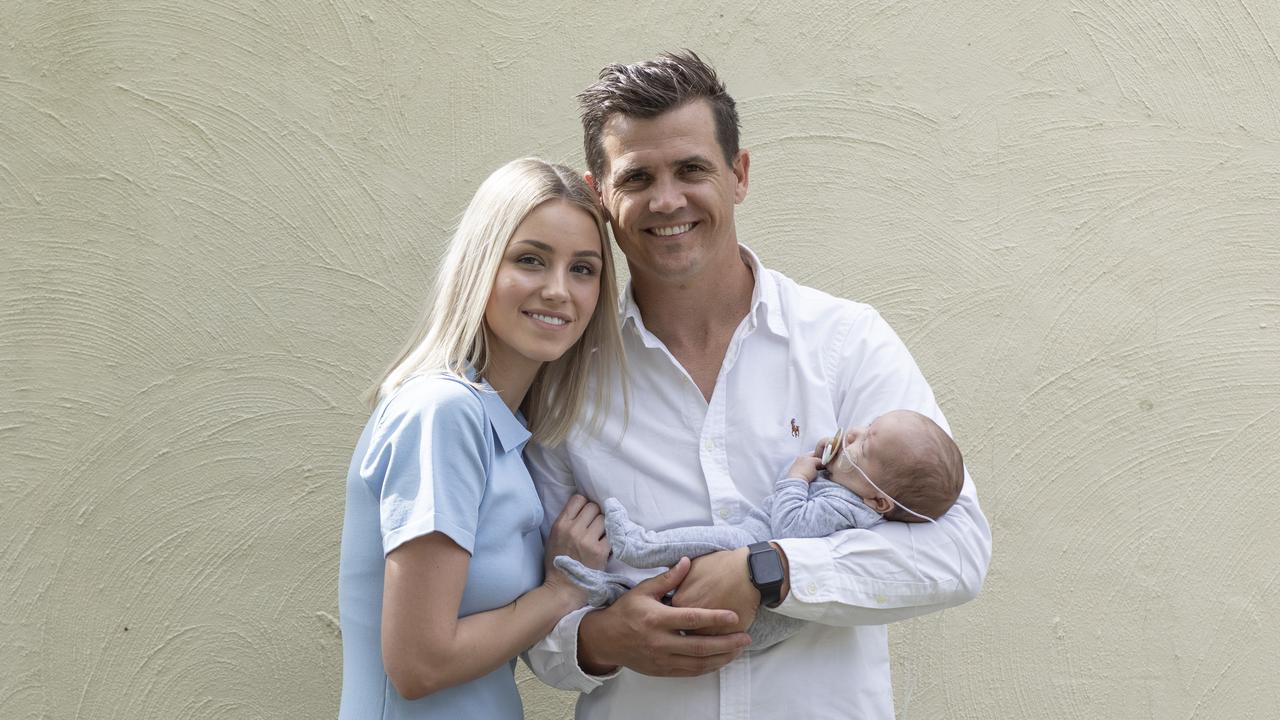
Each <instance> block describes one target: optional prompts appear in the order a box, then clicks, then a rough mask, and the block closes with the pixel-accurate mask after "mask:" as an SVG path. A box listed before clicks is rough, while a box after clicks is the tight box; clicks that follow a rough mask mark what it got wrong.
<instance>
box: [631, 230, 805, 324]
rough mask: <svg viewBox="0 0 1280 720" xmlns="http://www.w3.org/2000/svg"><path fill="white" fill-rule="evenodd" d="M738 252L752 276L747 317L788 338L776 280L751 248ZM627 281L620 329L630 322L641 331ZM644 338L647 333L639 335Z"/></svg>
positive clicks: (637, 310) (633, 297)
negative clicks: (761, 319)
mask: <svg viewBox="0 0 1280 720" xmlns="http://www.w3.org/2000/svg"><path fill="white" fill-rule="evenodd" d="M738 253H739V254H740V255H741V256H742V260H743V262H745V263H746V264H747V267H749V268H751V274H752V276H754V277H755V287H753V288H752V289H751V309H750V310H748V311H747V315H748V316H749V317H750V318H751V323H752V325H753V326H754V325H755V323H757V322H758V320H759V318H761V317H763V318H764V322H765V327H767V328H769V331H770V332H772V333H773V334H775V335H778V336H779V337H789V336H790V333H788V332H787V324H786V323H785V322H783V320H782V303H781V302H780V299H779V298H780V294H779V291H778V279H777V278H776V277H775V276H774V275H773V274H772V273H770V272H768V271H766V270H765V269H764V267H763V266H762V265H761V264H760V258H759V257H757V256H756V254H755V253H754V252H751V248H748V247H747V246H746V245H742V244H739V245H738ZM631 282H632V281H631V280H628V281H627V287H626V288H625V289H624V290H623V291H622V326H623V327H624V328H625V327H626V326H627V324H628V323H632V324H634V325H635V326H636V328H637V329H643V328H644V318H643V317H642V316H641V314H640V306H639V305H637V304H636V296H635V292H634V290H633V289H632V286H631ZM641 334H642V336H647V335H648V334H649V333H648V332H644V333H641Z"/></svg>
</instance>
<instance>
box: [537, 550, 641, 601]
mask: <svg viewBox="0 0 1280 720" xmlns="http://www.w3.org/2000/svg"><path fill="white" fill-rule="evenodd" d="M553 562H554V564H555V566H556V567H558V568H560V571H561V572H563V573H564V574H565V575H568V576H569V579H570V580H572V581H573V584H574V585H577V586H578V587H580V588H582V589H583V590H586V591H587V604H588V605H591V606H592V607H605V606H606V605H612V604H613V601H614V600H617V599H618V598H620V597H622V594H623V593H625V592H626V591H628V590H630V589H631V587H632V584H631V581H630V580H629V579H627V577H626V576H625V575H618V574H615V573H607V572H605V571H603V570H592V569H591V568H589V567H587V566H586V565H583V564H582V563H580V562H578V561H577V560H574V559H573V558H571V557H569V556H568V555H557V556H556V559H555V560H554V561H553Z"/></svg>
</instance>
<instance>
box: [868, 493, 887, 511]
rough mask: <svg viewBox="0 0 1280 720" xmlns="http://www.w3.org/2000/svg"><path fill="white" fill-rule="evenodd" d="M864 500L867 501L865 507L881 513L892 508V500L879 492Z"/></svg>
mask: <svg viewBox="0 0 1280 720" xmlns="http://www.w3.org/2000/svg"><path fill="white" fill-rule="evenodd" d="M865 502H866V503H867V507H869V508H871V509H872V510H875V511H876V512H878V513H880V514H881V515H883V514H885V513H887V512H889V511H890V510H892V509H893V501H892V500H890V499H889V498H887V497H885V496H883V495H881V494H880V493H876V494H875V495H874V496H872V497H870V498H867V499H866V501H865Z"/></svg>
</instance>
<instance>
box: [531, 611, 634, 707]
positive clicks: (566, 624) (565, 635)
mask: <svg viewBox="0 0 1280 720" xmlns="http://www.w3.org/2000/svg"><path fill="white" fill-rule="evenodd" d="M596 609H597V608H593V607H590V606H588V607H581V608H578V609H577V610H574V611H573V612H571V613H569V614H568V615H565V616H564V617H563V618H560V622H558V623H556V626H555V629H553V630H552V631H551V633H550V634H549V635H547V636H546V637H545V638H543V639H542V641H541V642H539V643H538V644H536V645H534V646H533V647H532V648H530V649H529V653H528V662H529V667H530V668H532V669H533V672H534V674H535V675H537V676H538V678H539V679H541V680H542V681H543V682H545V683H546V684H548V685H550V686H552V687H555V688H559V689H561V690H576V691H577V692H580V693H589V692H591V691H592V690H595V689H596V688H598V687H600V686H601V685H603V684H604V683H605V681H607V680H612V679H613V678H615V677H617V676H618V673H619V672H621V671H622V669H621V668H618V669H617V670H614V671H613V672H611V673H609V674H608V675H589V674H587V672H586V671H584V670H583V669H582V667H581V666H579V665H578V627H579V626H580V625H581V624H582V618H583V617H585V616H586V614H587V613H589V612H593V611H595V610H596Z"/></svg>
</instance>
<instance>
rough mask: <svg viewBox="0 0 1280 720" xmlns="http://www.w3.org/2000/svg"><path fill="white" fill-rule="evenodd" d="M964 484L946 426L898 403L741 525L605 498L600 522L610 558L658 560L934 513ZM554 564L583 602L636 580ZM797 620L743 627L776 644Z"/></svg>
mask: <svg viewBox="0 0 1280 720" xmlns="http://www.w3.org/2000/svg"><path fill="white" fill-rule="evenodd" d="M820 455H821V456H820ZM824 470H825V472H824ZM824 475H825V477H822V476H824ZM963 484H964V460H963V458H962V457H961V454H960V448H958V447H957V446H956V444H955V442H954V441H953V440H952V439H951V437H950V436H949V435H947V433H946V431H945V430H943V429H942V428H941V427H939V426H938V425H937V423H935V422H933V420H930V419H929V418H928V417H925V416H924V415H921V414H920V413H917V412H912V411H910V410H894V411H892V412H888V413H885V414H884V415H881V416H880V417H878V418H876V419H875V421H874V422H872V423H871V424H870V425H868V426H866V427H856V428H853V429H851V430H849V431H848V432H840V433H837V437H835V438H834V439H832V440H831V442H830V443H828V442H827V441H826V440H824V441H823V442H821V443H819V444H818V450H817V451H816V452H815V453H814V454H813V455H801V456H800V457H798V458H796V461H795V462H794V463H792V465H791V468H790V469H789V470H788V472H787V474H786V477H784V478H783V479H781V480H779V481H778V482H777V484H776V485H775V486H774V490H773V493H772V494H771V495H769V496H768V497H766V498H765V499H764V503H763V505H762V507H760V508H758V509H752V511H751V512H750V514H748V515H747V517H746V518H745V519H744V520H743V521H742V524H741V525H712V526H692V527H681V528H672V529H669V530H661V531H652V530H646V529H644V528H643V527H640V526H639V525H637V524H635V523H633V522H631V520H630V519H629V518H628V517H627V511H626V509H625V508H623V506H622V504H621V503H619V502H618V501H617V500H616V499H614V498H609V499H608V500H605V502H604V509H605V528H606V532H607V533H608V538H609V544H610V545H611V546H612V547H613V556H614V557H615V558H617V559H618V560H621V561H622V562H624V563H626V564H628V565H631V566H632V567H637V568H657V567H663V566H670V565H674V564H676V563H677V562H679V560H680V558H681V557H686V556H687V557H690V558H693V557H698V556H700V555H705V554H707V553H711V552H716V551H718V550H732V549H734V548H739V547H745V546H747V545H750V544H752V543H755V542H760V541H762V540H777V539H779V538H802V537H825V536H827V535H830V534H831V533H833V532H836V531H838V530H847V529H850V528H868V527H871V526H872V525H875V524H876V523H880V522H884V521H885V520H894V521H901V522H927V521H931V520H934V519H936V518H939V517H941V516H942V515H943V514H944V513H946V511H947V510H948V509H949V508H950V507H951V505H952V504H954V503H955V501H956V498H957V497H959V495H960V488H961V486H962V485H963ZM555 564H556V567H558V568H560V569H561V570H563V571H564V572H565V573H566V574H568V575H569V577H570V578H572V579H573V581H574V582H575V583H577V584H578V585H579V586H581V587H582V588H584V589H586V590H587V593H588V602H589V603H590V604H592V605H595V606H597V607H601V606H604V605H608V604H610V603H612V602H613V601H614V600H617V599H618V598H619V597H620V596H621V595H622V594H623V593H624V592H626V591H627V590H629V589H630V588H631V586H632V584H633V583H632V581H631V580H630V579H629V578H627V577H626V576H623V575H617V574H614V573H606V572H604V571H602V570H593V569H591V568H588V567H586V566H585V565H582V564H581V563H579V562H577V561H576V560H573V559H572V558H570V557H568V556H564V555H561V556H559V557H557V558H556V559H555ZM803 623H804V621H802V620H796V619H794V618H790V617H786V616H784V615H778V614H776V613H767V612H762V613H759V614H757V615H756V620H755V622H754V623H753V624H752V625H751V627H750V628H749V629H748V631H747V632H748V633H749V634H750V635H751V638H752V642H751V649H752V650H763V649H765V648H767V647H769V646H771V645H774V644H776V643H778V642H779V641H781V640H783V639H785V638H787V637H790V636H791V635H792V634H794V633H795V632H796V631H797V630H799V629H800V627H802V626H803Z"/></svg>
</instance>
